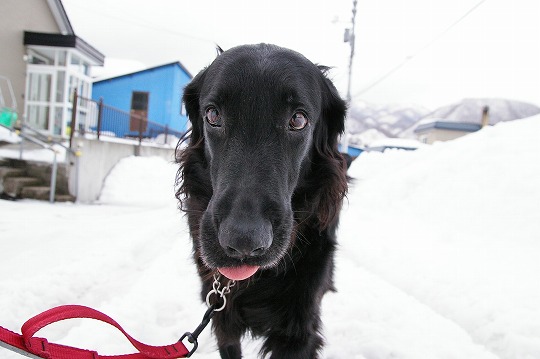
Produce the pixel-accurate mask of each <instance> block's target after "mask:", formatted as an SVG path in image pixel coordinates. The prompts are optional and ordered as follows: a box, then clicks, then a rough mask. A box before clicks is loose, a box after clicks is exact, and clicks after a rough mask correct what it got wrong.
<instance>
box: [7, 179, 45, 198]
mask: <svg viewBox="0 0 540 359" xmlns="http://www.w3.org/2000/svg"><path fill="white" fill-rule="evenodd" d="M39 184H41V181H40V180H38V179H37V178H34V177H7V178H5V179H4V183H3V185H4V193H6V194H7V195H8V196H11V197H19V196H20V194H21V191H22V189H23V188H24V187H26V186H36V185H39Z"/></svg>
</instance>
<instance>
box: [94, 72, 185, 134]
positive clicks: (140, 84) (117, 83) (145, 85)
mask: <svg viewBox="0 0 540 359" xmlns="http://www.w3.org/2000/svg"><path fill="white" fill-rule="evenodd" d="M190 80H191V77H190V75H189V74H187V73H185V72H184V71H183V69H182V68H181V67H180V65H179V64H178V63H173V64H169V65H164V66H160V67H155V68H152V69H148V70H144V71H140V72H136V73H133V74H129V75H124V76H119V77H115V78H111V79H107V80H102V81H98V82H95V83H94V85H93V88H92V98H93V99H94V100H99V99H100V98H103V102H104V103H105V104H107V105H109V106H112V107H115V108H118V109H121V110H123V111H126V112H129V111H130V108H131V95H132V92H133V91H141V92H149V99H148V120H149V121H151V122H156V123H159V124H161V125H163V126H168V127H169V128H170V129H171V130H175V131H179V132H185V131H186V130H187V122H188V119H187V117H186V116H182V115H181V97H182V92H183V88H184V86H185V85H186V84H187V83H188V82H189V81H190ZM128 120H129V119H128ZM111 121H112V118H107V116H106V114H104V116H103V120H102V123H103V126H102V129H103V130H104V131H107V130H112V131H114V132H115V134H116V136H118V137H124V136H126V135H129V134H130V133H129V122H128V121H125V122H128V123H126V124H125V126H123V127H122V129H121V130H120V129H117V128H118V126H114V127H112V126H111V124H112V123H111ZM108 127H110V129H108ZM113 128H114V129H113ZM151 129H152V126H151V124H149V126H148V130H147V131H146V134H145V135H146V136H155V135H156V131H150V130H151Z"/></svg>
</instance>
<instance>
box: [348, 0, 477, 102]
mask: <svg viewBox="0 0 540 359" xmlns="http://www.w3.org/2000/svg"><path fill="white" fill-rule="evenodd" d="M486 1H487V0H481V1H479V2H478V3H476V5H474V6H473V7H472V8H470V9H469V10H468V11H467V12H466V13H465V14H463V15H462V16H461V17H459V18H458V19H457V20H456V21H454V22H453V23H452V24H451V25H450V26H448V27H447V28H446V29H444V30H443V31H442V32H440V33H439V34H438V35H437V36H435V37H434V38H433V39H431V40H430V41H428V42H427V43H426V44H425V45H424V46H422V47H421V48H419V49H418V50H417V51H416V52H414V53H413V54H412V55H409V56H407V57H406V58H404V59H403V60H402V61H401V62H400V63H399V64H397V65H396V66H394V67H392V68H391V69H390V70H388V71H387V72H385V73H384V74H383V75H382V76H381V77H379V78H378V79H377V80H375V81H373V82H372V83H371V84H369V85H368V86H366V87H364V88H363V89H362V90H360V91H358V92H357V93H356V94H355V95H354V97H358V96H361V95H363V94H364V93H366V92H368V91H369V90H371V89H372V88H374V87H375V86H377V85H378V84H380V83H381V82H383V81H384V80H386V79H387V78H388V77H390V76H391V75H393V74H394V73H395V72H396V71H398V70H399V69H400V68H402V67H403V66H404V65H405V64H406V63H407V62H409V61H411V60H412V59H414V58H415V57H416V56H418V55H419V54H421V53H422V52H424V51H425V50H426V49H428V48H429V47H431V46H432V45H433V44H434V43H435V42H437V41H438V40H439V39H440V38H441V37H443V36H444V35H446V34H447V33H448V32H449V31H450V30H452V29H453V28H454V27H455V26H457V25H458V24H459V23H460V22H461V21H463V20H464V19H465V18H466V17H467V16H469V15H470V14H471V13H472V12H473V11H474V10H476V9H477V8H478V7H479V6H480V5H482V4H483V3H484V2H486Z"/></svg>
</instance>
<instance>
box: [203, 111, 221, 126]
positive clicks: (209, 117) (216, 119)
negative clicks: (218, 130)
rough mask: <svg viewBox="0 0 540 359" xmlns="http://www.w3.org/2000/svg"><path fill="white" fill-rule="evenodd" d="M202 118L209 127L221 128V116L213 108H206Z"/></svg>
mask: <svg viewBox="0 0 540 359" xmlns="http://www.w3.org/2000/svg"><path fill="white" fill-rule="evenodd" d="M204 118H205V120H206V122H208V124H209V125H210V126H212V127H221V115H220V114H219V112H218V110H217V109H216V108H215V107H208V108H207V109H206V113H205V115H204Z"/></svg>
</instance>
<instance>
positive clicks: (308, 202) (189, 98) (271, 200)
mask: <svg viewBox="0 0 540 359" xmlns="http://www.w3.org/2000/svg"><path fill="white" fill-rule="evenodd" d="M326 70H327V69H326V68H323V67H319V66H316V65H314V64H313V63H312V62H310V61H309V60H307V59H306V58H305V57H304V56H302V55H300V54H299V53H296V52H294V51H291V50H287V49H283V48H280V47H277V46H273V45H265V44H261V45H247V46H239V47H236V48H233V49H230V50H228V51H225V52H223V53H222V54H221V55H220V56H218V57H217V58H216V59H215V60H214V62H213V63H212V64H211V65H210V66H209V67H207V68H206V69H204V70H203V71H201V72H200V73H199V74H198V75H197V76H196V77H195V78H194V79H193V80H192V82H191V83H190V84H189V85H188V86H187V87H186V88H185V91H184V98H183V101H184V103H185V106H186V110H187V113H188V116H189V119H190V121H191V124H192V129H191V134H190V138H189V144H188V145H187V147H186V148H185V149H184V150H182V151H179V156H178V158H179V162H180V164H181V167H180V171H179V181H178V182H179V185H180V187H179V190H178V193H177V197H178V198H179V199H180V200H181V202H183V203H182V208H183V209H185V210H186V211H187V213H188V219H189V222H190V229H191V233H192V236H193V238H194V241H195V250H196V251H197V254H198V256H199V257H200V260H201V261H202V262H203V263H204V265H206V266H207V267H208V268H211V269H215V268H218V269H219V270H220V271H221V272H222V273H224V274H225V275H226V276H228V277H229V278H231V279H242V278H243V277H246V276H249V275H250V274H252V273H253V272H254V271H255V270H256V269H257V268H260V267H262V268H269V267H272V266H275V265H276V264H277V263H278V262H279V261H280V260H281V258H282V257H283V256H284V255H285V253H286V252H287V250H288V249H289V248H290V246H291V243H292V242H293V241H294V237H295V235H294V233H293V232H294V231H295V230H296V229H297V227H298V225H299V224H300V223H301V222H302V223H306V222H310V223H313V224H314V225H315V226H316V228H317V229H318V230H320V231H322V230H325V229H326V228H327V227H328V226H331V225H333V224H334V223H335V222H336V221H337V215H338V212H339V209H340V207H341V202H342V199H343V196H344V194H345V192H346V189H347V183H346V164H345V162H344V160H343V158H342V156H341V155H340V154H339V152H338V151H337V141H338V136H339V135H340V133H342V132H343V129H344V118H345V113H346V106H345V103H344V101H343V100H342V99H341V98H340V96H339V94H338V92H337V90H336V89H335V87H334V85H333V84H332V83H331V81H330V80H328V79H327V78H326V76H325V72H326Z"/></svg>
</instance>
